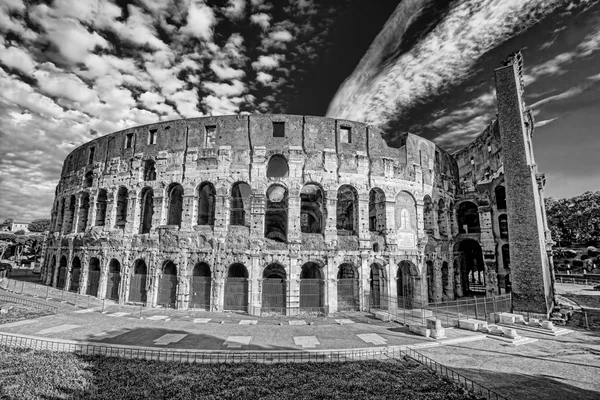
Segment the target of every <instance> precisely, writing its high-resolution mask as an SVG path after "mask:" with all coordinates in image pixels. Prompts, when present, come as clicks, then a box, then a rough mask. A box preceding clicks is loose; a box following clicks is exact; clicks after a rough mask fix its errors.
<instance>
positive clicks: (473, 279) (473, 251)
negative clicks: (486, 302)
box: [455, 239, 486, 296]
mask: <svg viewBox="0 0 600 400" xmlns="http://www.w3.org/2000/svg"><path fill="white" fill-rule="evenodd" d="M455 250H458V251H457V252H458V256H459V257H458V259H459V265H458V267H459V270H460V274H459V275H460V281H461V283H460V285H461V288H462V292H463V295H464V296H473V295H477V294H479V295H485V284H486V282H485V264H484V262H483V252H482V250H481V245H480V244H479V243H478V242H477V241H475V240H472V239H465V240H463V241H461V242H460V243H459V244H458V246H456V247H455ZM455 253H456V251H455Z"/></svg>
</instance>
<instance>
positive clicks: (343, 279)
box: [337, 263, 360, 311]
mask: <svg viewBox="0 0 600 400" xmlns="http://www.w3.org/2000/svg"><path fill="white" fill-rule="evenodd" d="M359 285H360V282H359V279H358V270H357V269H356V268H355V267H354V266H353V265H352V264H350V263H344V264H341V265H340V266H339V268H338V273H337V292H338V294H337V298H338V311H358V310H359V309H360V299H359Z"/></svg>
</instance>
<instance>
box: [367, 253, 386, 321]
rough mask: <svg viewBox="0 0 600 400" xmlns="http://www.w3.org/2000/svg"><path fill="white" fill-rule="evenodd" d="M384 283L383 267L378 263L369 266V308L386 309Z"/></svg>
mask: <svg viewBox="0 0 600 400" xmlns="http://www.w3.org/2000/svg"><path fill="white" fill-rule="evenodd" d="M385 282H386V279H385V270H384V269H383V266H381V265H380V264H378V263H373V264H371V267H370V271H369V288H370V296H369V301H370V303H371V304H370V308H375V309H382V310H387V309H388V302H387V298H386V295H385V294H386V290H385V288H386V285H385Z"/></svg>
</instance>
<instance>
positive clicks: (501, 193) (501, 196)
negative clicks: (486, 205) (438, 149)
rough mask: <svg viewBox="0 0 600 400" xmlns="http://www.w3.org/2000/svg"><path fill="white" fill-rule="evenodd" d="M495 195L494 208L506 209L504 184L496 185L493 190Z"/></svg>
mask: <svg viewBox="0 0 600 400" xmlns="http://www.w3.org/2000/svg"><path fill="white" fill-rule="evenodd" d="M494 194H495V195H496V208H497V209H498V210H506V189H505V188H504V186H498V187H497V188H496V189H495V190H494Z"/></svg>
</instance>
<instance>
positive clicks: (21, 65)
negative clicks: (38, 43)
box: [0, 43, 37, 75]
mask: <svg viewBox="0 0 600 400" xmlns="http://www.w3.org/2000/svg"><path fill="white" fill-rule="evenodd" d="M0 61H1V62H2V63H3V64H4V65H6V66H8V67H11V68H14V69H18V70H20V71H22V72H24V73H26V74H28V75H29V74H31V73H32V72H33V69H34V68H35V66H36V65H37V63H36V62H35V61H34V59H33V57H31V55H30V54H29V53H28V52H26V51H25V50H23V49H20V48H18V47H13V46H10V47H4V46H3V45H2V44H1V43H0Z"/></svg>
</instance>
